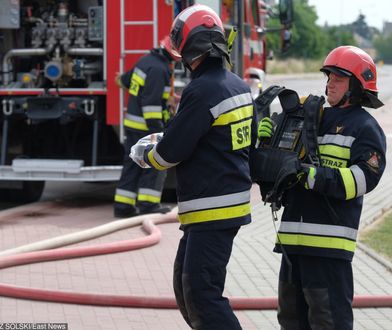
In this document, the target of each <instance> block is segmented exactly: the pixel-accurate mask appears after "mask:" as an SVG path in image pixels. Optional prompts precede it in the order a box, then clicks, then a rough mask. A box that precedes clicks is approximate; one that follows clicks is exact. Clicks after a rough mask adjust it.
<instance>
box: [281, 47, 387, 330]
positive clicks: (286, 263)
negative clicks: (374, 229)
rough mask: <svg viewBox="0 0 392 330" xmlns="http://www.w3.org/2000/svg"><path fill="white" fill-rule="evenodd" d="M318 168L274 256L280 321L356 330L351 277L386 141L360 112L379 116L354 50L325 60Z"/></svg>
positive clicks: (297, 199)
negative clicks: (278, 263) (367, 198)
mask: <svg viewBox="0 0 392 330" xmlns="http://www.w3.org/2000/svg"><path fill="white" fill-rule="evenodd" d="M321 71H322V72H324V73H325V74H326V76H327V78H328V81H327V84H326V95H327V100H328V103H329V104H330V106H331V107H328V108H325V109H324V112H323V115H322V121H321V123H320V127H319V132H318V143H319V151H320V161H321V165H320V166H313V165H310V166H309V165H303V172H302V173H301V179H300V182H301V183H302V184H298V185H296V186H295V187H294V188H292V189H289V190H288V192H287V193H286V196H285V204H284V205H285V208H284V212H283V215H282V221H281V225H280V228H279V232H278V237H277V243H276V246H275V250H276V251H277V252H283V253H284V254H285V255H286V257H287V258H285V257H283V258H282V263H281V269H280V275H279V308H278V320H279V323H280V325H281V328H282V329H301V330H303V329H335V330H346V329H353V311H352V301H353V273H352V265H351V261H352V258H353V255H354V250H355V246H356V238H357V233H358V226H359V221H360V216H361V210H362V203H363V195H365V194H366V193H368V192H370V191H371V190H373V189H374V188H375V187H376V186H377V184H378V182H379V180H380V178H381V175H382V174H383V171H384V168H385V152H386V139H385V135H384V133H383V131H382V129H381V127H380V126H379V124H378V123H377V121H376V120H375V119H374V118H373V117H372V116H371V115H370V114H369V113H368V112H367V111H366V110H365V109H363V108H362V106H365V107H370V108H378V107H380V106H382V105H383V104H382V103H381V101H380V100H379V99H378V98H377V93H378V90H377V86H376V80H377V76H376V67H375V65H374V62H373V60H372V58H371V57H370V56H369V55H368V54H367V53H366V52H364V51H363V50H361V49H359V48H357V47H353V46H341V47H338V48H336V49H334V50H332V51H331V52H330V53H329V55H328V56H327V57H326V59H325V62H324V65H323V67H322V68H321Z"/></svg>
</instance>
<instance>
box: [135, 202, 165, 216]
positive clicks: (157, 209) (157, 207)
mask: <svg viewBox="0 0 392 330" xmlns="http://www.w3.org/2000/svg"><path fill="white" fill-rule="evenodd" d="M170 211H171V208H170V207H168V206H164V205H162V204H152V205H151V206H144V207H142V206H140V207H139V214H149V213H168V212H170Z"/></svg>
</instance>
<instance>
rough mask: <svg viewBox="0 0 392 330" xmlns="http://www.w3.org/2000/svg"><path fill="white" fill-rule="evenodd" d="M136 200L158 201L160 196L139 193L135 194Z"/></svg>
mask: <svg viewBox="0 0 392 330" xmlns="http://www.w3.org/2000/svg"><path fill="white" fill-rule="evenodd" d="M137 200H138V201H140V202H151V203H160V201H161V197H156V196H152V195H143V194H141V195H137Z"/></svg>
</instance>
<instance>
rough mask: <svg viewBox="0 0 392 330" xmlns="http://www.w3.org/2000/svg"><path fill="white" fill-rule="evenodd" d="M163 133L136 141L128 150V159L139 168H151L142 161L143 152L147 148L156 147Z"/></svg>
mask: <svg viewBox="0 0 392 330" xmlns="http://www.w3.org/2000/svg"><path fill="white" fill-rule="evenodd" d="M162 137H163V133H153V134H150V135H147V136H144V137H142V138H141V139H140V140H139V141H137V142H136V143H135V144H134V145H133V146H132V147H131V150H130V154H129V157H130V158H131V159H132V160H133V161H134V162H135V163H136V164H138V165H139V166H140V167H141V168H151V166H150V165H148V164H147V163H146V162H145V161H144V152H145V151H146V149H147V148H148V147H149V146H152V147H153V146H154V145H156V144H157V143H158V142H159V141H161V140H162Z"/></svg>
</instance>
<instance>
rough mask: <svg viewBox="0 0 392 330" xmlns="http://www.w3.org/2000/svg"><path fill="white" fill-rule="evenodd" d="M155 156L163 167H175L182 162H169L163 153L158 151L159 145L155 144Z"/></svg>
mask: <svg viewBox="0 0 392 330" xmlns="http://www.w3.org/2000/svg"><path fill="white" fill-rule="evenodd" d="M152 151H153V157H154V158H155V160H156V161H157V162H158V163H159V165H161V166H163V167H173V166H176V165H178V164H180V162H178V163H169V162H167V161H166V160H164V159H163V158H162V157H161V155H160V154H159V153H158V151H157V145H155V146H154V148H153V150H152Z"/></svg>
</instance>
